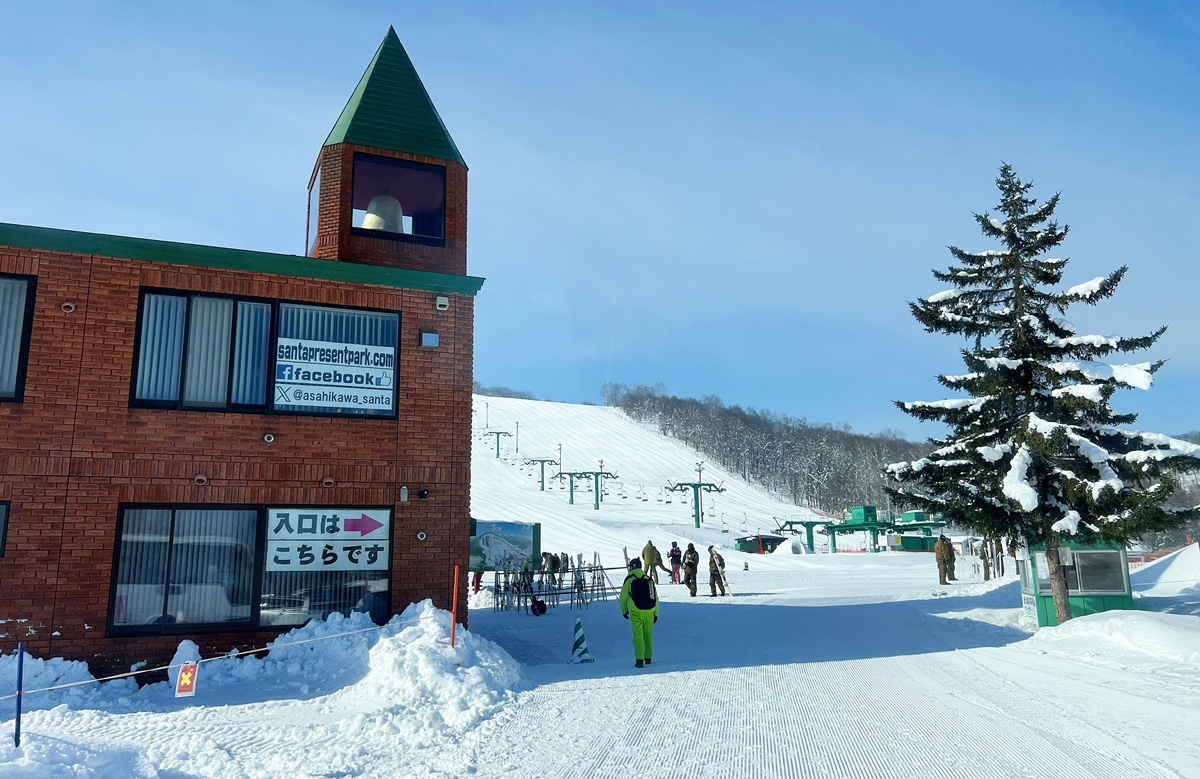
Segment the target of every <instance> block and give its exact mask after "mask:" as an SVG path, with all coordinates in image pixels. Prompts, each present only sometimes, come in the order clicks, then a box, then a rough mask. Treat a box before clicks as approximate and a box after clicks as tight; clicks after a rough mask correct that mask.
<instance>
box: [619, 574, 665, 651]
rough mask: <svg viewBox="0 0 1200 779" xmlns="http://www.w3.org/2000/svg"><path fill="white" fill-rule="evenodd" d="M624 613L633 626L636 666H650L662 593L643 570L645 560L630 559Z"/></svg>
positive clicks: (624, 587) (623, 590)
mask: <svg viewBox="0 0 1200 779" xmlns="http://www.w3.org/2000/svg"><path fill="white" fill-rule="evenodd" d="M620 604H621V613H622V614H623V615H625V619H627V620H629V622H630V623H631V624H632V626H633V659H634V663H633V664H634V666H636V667H638V668H641V667H642V666H643V665H649V664H650V660H651V658H652V657H653V655H654V623H655V622H657V621H658V593H657V592H656V590H655V587H654V583H653V581H651V580H650V578H649V577H647V576H646V572H645V571H643V570H642V561H641V560H639V559H638V558H636V557H635V558H633V559H632V560H630V561H629V575H628V576H626V577H625V581H624V582H623V583H622V584H621V597H620Z"/></svg>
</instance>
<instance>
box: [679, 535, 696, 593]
mask: <svg viewBox="0 0 1200 779" xmlns="http://www.w3.org/2000/svg"><path fill="white" fill-rule="evenodd" d="M699 567H700V553H699V552H697V551H696V547H695V545H694V544H688V548H687V551H686V552H684V553H683V583H684V584H686V585H687V588H688V592H690V593H691V597H693V598H694V597H696V570H697V569H698V568H699Z"/></svg>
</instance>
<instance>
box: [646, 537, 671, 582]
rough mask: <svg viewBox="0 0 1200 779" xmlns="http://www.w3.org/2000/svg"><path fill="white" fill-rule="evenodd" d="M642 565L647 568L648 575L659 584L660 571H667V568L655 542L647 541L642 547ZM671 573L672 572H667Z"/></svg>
mask: <svg viewBox="0 0 1200 779" xmlns="http://www.w3.org/2000/svg"><path fill="white" fill-rule="evenodd" d="M642 564H643V565H645V566H646V574H647V575H648V576H649V577H650V578H651V579H653V580H654V583H655V584H658V569H659V568H662V569H663V570H664V571H667V567H666V566H665V565H663V564H662V555H661V554H659V552H658V547H656V546H654V542H653V541H647V542H646V545H645V546H644V547H642ZM667 573H670V571H667Z"/></svg>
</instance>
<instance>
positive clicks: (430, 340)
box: [421, 330, 441, 349]
mask: <svg viewBox="0 0 1200 779" xmlns="http://www.w3.org/2000/svg"><path fill="white" fill-rule="evenodd" d="M440 342H441V337H440V336H439V335H438V331H437V330H422V331H421V348H422V349H436V348H438V344H439V343H440Z"/></svg>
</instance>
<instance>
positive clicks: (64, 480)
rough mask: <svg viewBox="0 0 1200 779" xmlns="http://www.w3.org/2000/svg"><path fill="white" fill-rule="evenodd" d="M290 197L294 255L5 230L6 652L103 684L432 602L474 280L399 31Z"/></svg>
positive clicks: (446, 588) (462, 444)
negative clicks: (333, 621) (295, 200)
mask: <svg viewBox="0 0 1200 779" xmlns="http://www.w3.org/2000/svg"><path fill="white" fill-rule="evenodd" d="M309 203H310V206H309V213H308V219H307V234H308V239H307V243H306V246H308V247H309V251H308V255H309V256H306V257H301V256H295V255H285V254H270V253H264V252H253V251H241V250H237V249H226V248H218V247H213V246H199V245H191V244H181V243H171V242H166V241H157V240H147V239H142V238H127V237H117V236H110V235H100V234H93V233H81V232H71V231H67V230H58V229H48V228H42V227H29V226H22V225H12V224H0V433H2V434H0V636H2V638H0V650H3V651H12V649H13V648H14V647H15V645H16V643H17V642H18V641H24V642H26V644H27V646H28V648H29V651H31V652H32V653H34V654H37V655H41V656H46V657H52V656H61V657H66V658H70V659H76V660H86V661H89V662H90V663H91V664H92V667H93V671H105V672H107V671H112V670H125V669H126V668H128V667H129V665H130V664H132V663H134V662H138V661H142V660H145V661H148V662H150V663H151V664H152V665H153V664H161V663H162V662H165V661H166V660H169V659H170V657H171V656H172V654H173V652H174V650H175V647H176V646H177V644H178V642H179V640H180V639H181V638H183V637H187V638H190V639H192V640H194V641H196V643H197V644H199V645H200V648H201V652H202V653H204V654H205V655H211V654H214V653H218V652H224V651H228V650H229V649H230V648H233V647H239V648H249V647H256V646H262V645H263V644H264V643H265V642H266V641H268V640H270V639H271V638H273V637H274V636H276V635H278V634H279V633H280V632H281V631H282V630H286V629H288V628H290V627H294V626H296V625H300V624H303V623H304V622H305V621H307V620H308V619H310V618H313V617H323V616H325V615H327V614H328V613H330V612H332V611H342V612H349V611H351V610H359V611H367V612H369V613H370V614H371V615H372V617H373V618H375V619H376V620H377V621H382V620H385V619H386V618H387V616H388V615H389V614H391V613H394V612H398V611H401V610H403V608H404V607H405V606H406V605H407V604H408V603H410V602H413V601H417V600H421V599H424V598H432V599H433V601H434V603H435V604H437V605H438V606H440V607H443V608H449V606H450V603H451V599H452V594H453V588H454V587H455V586H459V587H462V583H461V582H459V583H458V585H455V583H454V581H453V569H454V566H455V565H456V564H457V565H460V566H462V569H463V570H464V571H465V570H466V565H467V559H468V541H469V523H470V519H469V510H470V413H471V384H472V347H473V343H472V341H473V330H472V327H473V319H474V305H473V304H474V296H475V294H476V293H477V292H478V291H479V289H480V287H481V286H482V283H483V280H482V279H479V278H474V277H471V276H467V275H466V237H467V224H466V217H467V168H466V165H465V163H464V162H463V159H462V156H461V155H460V154H459V152H458V149H457V148H456V146H455V145H454V141H453V140H452V139H451V137H450V135H449V133H448V132H447V131H446V128H445V127H444V125H443V124H442V121H441V119H440V117H439V116H438V114H437V111H436V109H435V108H434V106H433V104H432V102H431V101H430V99H429V96H428V94H427V93H426V91H425V88H424V86H423V85H422V83H421V81H420V78H419V77H418V75H417V73H416V71H415V69H414V68H413V65H412V62H411V61H410V60H409V58H408V55H407V53H406V52H405V51H404V48H403V46H402V45H401V44H400V41H399V39H398V38H397V37H396V34H395V31H394V30H389V31H388V34H387V36H386V37H385V38H384V41H383V43H382V44H381V45H380V47H379V50H378V51H377V52H376V54H375V56H374V58H373V59H372V61H371V63H370V65H369V66H368V68H367V71H366V73H365V74H364V75H363V77H362V80H361V81H360V82H359V84H358V86H357V88H356V89H355V90H354V92H353V94H352V95H351V98H350V100H349V102H348V103H347V104H346V107H345V109H344V110H343V111H342V114H341V116H340V117H339V118H338V120H337V122H336V124H335V125H334V128H333V130H332V132H331V133H330V134H329V137H328V138H327V140H326V142H325V144H324V146H323V147H322V149H321V151H320V155H319V157H318V160H317V164H316V166H315V167H314V170H313V173H312V178H311V183H310V196H309ZM300 216H301V215H299V214H298V215H297V217H298V218H297V224H298V225H299V224H300V218H299V217H300ZM464 594H465V590H464V591H463V592H462V593H460V595H464ZM464 601H465V598H461V597H460V599H459V602H460V603H463V602H464Z"/></svg>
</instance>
